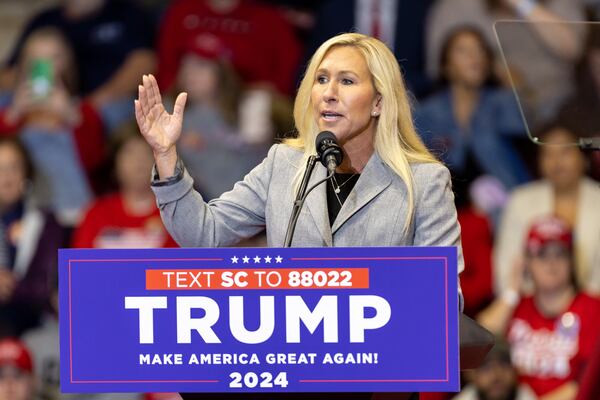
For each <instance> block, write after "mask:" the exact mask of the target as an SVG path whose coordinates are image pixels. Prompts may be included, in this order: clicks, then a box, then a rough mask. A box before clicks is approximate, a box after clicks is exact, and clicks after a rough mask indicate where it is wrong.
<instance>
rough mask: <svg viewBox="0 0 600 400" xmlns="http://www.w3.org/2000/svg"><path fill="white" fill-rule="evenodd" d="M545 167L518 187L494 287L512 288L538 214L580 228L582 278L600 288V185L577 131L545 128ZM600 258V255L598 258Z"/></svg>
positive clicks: (507, 213)
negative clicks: (538, 175)
mask: <svg viewBox="0 0 600 400" xmlns="http://www.w3.org/2000/svg"><path fill="white" fill-rule="evenodd" d="M540 132H541V133H540V134H539V135H537V136H538V137H540V139H541V141H542V142H544V143H547V144H544V145H542V146H540V149H539V150H540V153H539V159H538V163H539V169H540V173H541V175H542V179H541V180H538V181H535V182H532V183H528V184H525V185H523V186H521V187H518V188H517V189H515V190H514V192H513V193H512V194H511V196H510V198H509V201H508V203H507V206H506V209H505V210H504V214H503V216H502V219H501V223H500V226H499V230H498V235H497V238H496V243H495V249H494V263H493V266H494V286H495V289H496V293H502V292H503V290H504V289H506V287H507V285H508V282H509V276H510V269H511V265H512V264H513V263H514V262H515V260H516V259H517V258H519V256H520V255H521V254H522V250H521V249H522V248H523V243H525V241H526V238H527V229H528V227H529V225H530V224H531V223H532V221H534V220H535V219H536V218H538V217H540V216H543V215H549V214H553V215H557V216H559V217H561V218H562V219H563V220H565V221H566V222H567V223H568V224H569V226H571V227H572V229H573V231H574V232H575V242H574V249H573V251H574V257H575V271H576V275H577V278H578V281H579V282H580V283H581V284H582V287H583V288H584V289H586V290H588V291H592V292H599V291H600V274H599V273H598V272H594V271H595V270H599V269H600V265H598V264H596V265H595V263H597V261H595V260H600V258H597V257H598V256H597V255H596V253H597V252H598V251H600V246H599V245H598V244H599V243H600V208H598V204H600V185H598V183H597V182H594V181H592V180H591V179H589V178H587V177H586V176H585V169H586V160H585V158H584V155H583V154H582V153H581V152H580V151H579V149H578V148H577V147H575V146H573V145H572V143H573V142H574V141H575V140H576V135H574V134H573V131H572V130H571V129H570V128H569V127H567V126H565V125H564V124H562V123H560V122H559V123H554V124H550V125H548V126H547V127H545V128H543V129H542V130H540ZM595 257H596V258H595Z"/></svg>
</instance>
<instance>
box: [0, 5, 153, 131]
mask: <svg viewBox="0 0 600 400" xmlns="http://www.w3.org/2000/svg"><path fill="white" fill-rule="evenodd" d="M49 26H50V27H55V28H57V29H58V30H60V31H61V32H62V33H63V34H64V35H65V37H66V38H67V39H68V41H69V44H70V45H71V46H72V47H73V50H74V54H75V58H76V65H77V66H78V68H77V72H78V75H79V80H80V85H79V87H78V90H77V94H78V95H81V96H86V97H88V99H89V100H90V101H91V103H92V104H94V106H95V107H96V108H97V109H98V110H99V111H101V112H102V115H103V117H104V119H105V122H106V123H107V125H108V126H110V127H113V126H115V125H118V123H119V122H121V121H123V120H124V119H125V118H127V119H128V118H131V117H132V116H133V107H132V105H131V102H132V95H133V94H134V93H135V91H136V89H137V81H138V78H139V77H140V76H141V75H142V74H145V73H148V72H151V71H153V70H154V67H155V63H156V59H155V53H154V51H153V49H152V45H153V42H154V31H153V28H152V26H151V25H150V21H149V19H148V18H147V16H146V15H145V14H144V12H143V10H142V9H140V8H139V7H137V6H136V5H135V3H134V2H133V1H130V0H119V1H115V0H61V2H60V4H59V5H57V6H54V7H52V8H49V9H47V10H45V11H43V12H41V13H39V14H37V15H35V16H34V17H33V18H32V20H31V21H30V22H29V23H28V24H27V26H26V27H25V29H24V30H23V32H22V34H21V36H20V37H19V39H18V40H17V43H16V45H15V47H14V50H13V52H12V54H11V55H10V57H9V59H8V63H7V65H6V67H5V69H4V70H3V73H2V77H3V78H4V79H2V81H3V82H4V86H5V87H7V86H8V87H11V88H12V87H13V86H12V82H14V78H15V77H16V76H17V72H16V69H17V62H18V57H19V54H20V53H21V52H22V49H23V47H24V46H25V43H26V42H27V40H28V38H29V36H30V35H31V34H32V33H33V32H35V31H36V30H38V29H40V28H43V27H49Z"/></svg>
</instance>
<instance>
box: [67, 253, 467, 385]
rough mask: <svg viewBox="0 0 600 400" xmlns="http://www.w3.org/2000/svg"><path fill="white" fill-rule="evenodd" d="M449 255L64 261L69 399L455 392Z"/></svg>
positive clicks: (129, 256) (113, 256) (453, 276)
mask: <svg viewBox="0 0 600 400" xmlns="http://www.w3.org/2000/svg"><path fill="white" fill-rule="evenodd" d="M456 258H457V256H456V248H452V247H431V248H426V247H419V248H416V247H414V248H413V247H411V248H399V247H396V248H394V247H385V248H373V247H371V248H287V249H280V248H226V249H152V250H89V249H88V250H83V249H79V250H75V249H68V250H61V251H60V253H59V262H60V345H61V363H60V364H61V365H60V367H61V389H62V391H63V392H143V391H145V392H149V391H153V392H234V393H235V392H240V393H241V392H415V391H444V392H452V391H458V390H459V371H458V369H459V360H458V343H459V340H458V295H457V272H456V271H457V268H456Z"/></svg>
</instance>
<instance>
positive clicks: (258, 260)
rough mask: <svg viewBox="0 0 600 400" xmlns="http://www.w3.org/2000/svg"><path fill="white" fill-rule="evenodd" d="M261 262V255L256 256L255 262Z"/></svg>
mask: <svg viewBox="0 0 600 400" xmlns="http://www.w3.org/2000/svg"><path fill="white" fill-rule="evenodd" d="M259 262H260V257H259V256H256V257H254V264H258V263H259Z"/></svg>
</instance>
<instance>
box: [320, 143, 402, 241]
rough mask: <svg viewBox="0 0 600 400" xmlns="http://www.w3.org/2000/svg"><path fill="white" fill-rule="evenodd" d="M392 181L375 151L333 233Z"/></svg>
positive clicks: (339, 215)
mask: <svg viewBox="0 0 600 400" xmlns="http://www.w3.org/2000/svg"><path fill="white" fill-rule="evenodd" d="M391 182H392V177H391V175H390V171H389V170H388V169H387V167H386V166H385V165H384V164H383V161H381V158H379V156H378V155H377V153H375V152H374V153H373V155H372V156H371V158H370V159H369V162H368V163H367V165H366V166H365V169H363V171H362V173H361V175H360V178H358V181H357V182H356V185H354V188H353V189H352V191H351V192H350V194H349V195H348V198H347V199H346V201H345V202H344V204H343V205H342V208H341V210H340V212H339V214H338V215H337V218H336V219H335V221H334V222H333V227H332V231H333V234H335V232H336V231H337V230H338V229H339V228H340V227H341V226H342V225H343V224H344V223H345V222H346V221H347V220H348V219H349V218H350V217H352V216H353V215H354V214H355V213H356V212H358V210H360V209H361V208H362V207H364V206H365V205H366V204H367V203H369V202H370V201H371V200H373V199H374V198H375V197H376V196H377V195H378V194H379V193H381V192H382V191H383V190H384V189H385V188H387V187H388V186H389V185H390V183H391ZM323 195H324V196H325V191H323ZM324 201H325V200H324Z"/></svg>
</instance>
